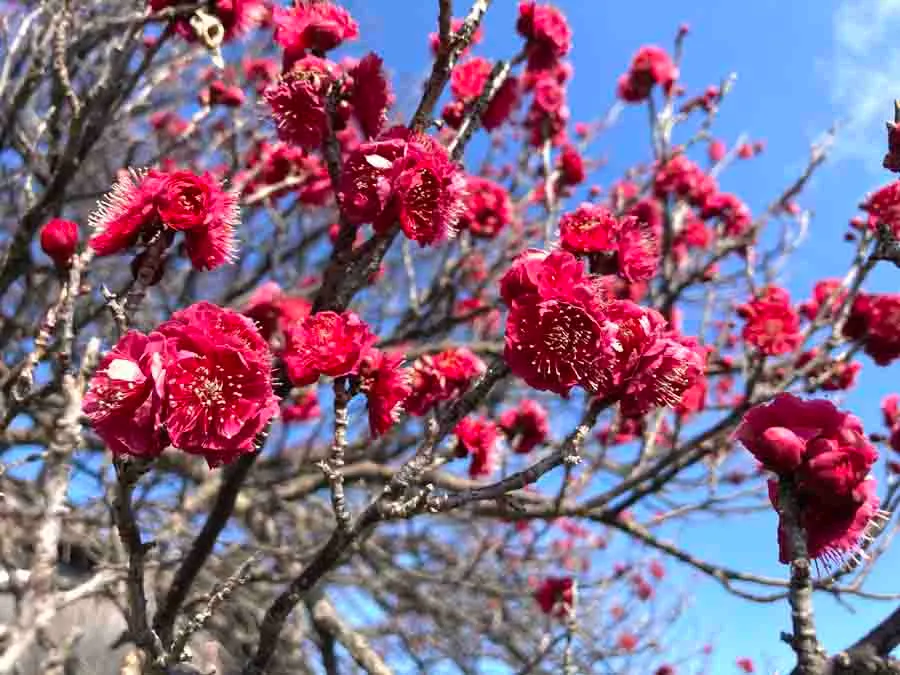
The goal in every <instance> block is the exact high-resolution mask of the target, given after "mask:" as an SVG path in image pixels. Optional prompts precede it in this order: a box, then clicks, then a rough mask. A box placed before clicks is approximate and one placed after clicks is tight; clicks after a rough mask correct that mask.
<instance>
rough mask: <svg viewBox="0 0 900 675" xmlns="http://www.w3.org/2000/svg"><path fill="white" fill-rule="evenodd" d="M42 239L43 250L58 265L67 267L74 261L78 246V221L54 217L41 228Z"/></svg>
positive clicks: (61, 267) (63, 267)
mask: <svg viewBox="0 0 900 675" xmlns="http://www.w3.org/2000/svg"><path fill="white" fill-rule="evenodd" d="M40 240H41V250H42V251H43V252H44V253H46V254H47V255H48V256H49V257H50V258H51V259H52V260H53V262H54V263H55V264H56V266H57V267H59V268H60V269H65V268H66V267H68V266H69V264H70V263H71V262H72V257H73V256H74V255H75V251H76V249H77V248H78V223H73V222H72V221H71V220H63V219H62V218H53V219H52V220H49V221H47V223H46V224H45V225H44V226H43V227H42V228H41V235H40Z"/></svg>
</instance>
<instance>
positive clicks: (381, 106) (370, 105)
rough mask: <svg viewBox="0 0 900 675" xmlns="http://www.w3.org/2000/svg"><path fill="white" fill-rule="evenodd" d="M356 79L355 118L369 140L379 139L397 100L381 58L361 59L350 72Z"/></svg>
mask: <svg viewBox="0 0 900 675" xmlns="http://www.w3.org/2000/svg"><path fill="white" fill-rule="evenodd" d="M349 75H350V77H351V78H353V84H352V87H351V89H350V105H351V106H352V107H353V116H354V117H355V118H356V121H357V122H358V123H359V127H360V129H362V132H363V134H365V136H366V137H367V138H374V137H375V136H377V135H378V134H379V133H380V132H381V129H382V128H383V127H384V124H385V122H386V121H387V109H388V106H390V105H391V102H392V101H393V96H392V95H391V90H390V87H389V85H388V82H387V79H386V78H385V76H384V72H383V70H382V61H381V57H379V56H378V55H377V54H374V53H370V54H367V55H366V56H364V57H363V58H362V59H360V61H359V63H357V64H356V66H354V67H353V68H352V69H351V70H350V73H349Z"/></svg>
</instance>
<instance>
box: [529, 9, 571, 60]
mask: <svg viewBox="0 0 900 675" xmlns="http://www.w3.org/2000/svg"><path fill="white" fill-rule="evenodd" d="M516 30H517V31H518V32H519V35H521V36H522V37H524V38H525V39H526V40H527V41H528V68H529V69H531V70H543V69H546V68H549V67H551V66H552V65H553V64H554V63H556V61H558V60H559V59H561V58H562V57H564V56H565V55H566V54H568V53H569V50H570V49H571V48H572V30H571V28H569V24H568V23H567V22H566V17H565V16H564V15H563V13H562V12H561V11H560V10H559V9H557V8H556V7H554V6H553V5H549V4H540V5H539V4H538V3H537V2H535V0H523V1H522V2H520V3H519V18H518V21H516Z"/></svg>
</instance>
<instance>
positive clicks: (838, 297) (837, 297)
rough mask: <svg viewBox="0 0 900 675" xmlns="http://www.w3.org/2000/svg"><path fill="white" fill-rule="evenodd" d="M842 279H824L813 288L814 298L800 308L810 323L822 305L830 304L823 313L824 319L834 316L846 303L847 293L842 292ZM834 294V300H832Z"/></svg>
mask: <svg viewBox="0 0 900 675" xmlns="http://www.w3.org/2000/svg"><path fill="white" fill-rule="evenodd" d="M841 285H842V284H841V280H840V279H822V280H820V281H817V282H816V285H815V286H814V287H813V297H812V298H811V299H810V300H807V301H806V302H804V303H803V304H802V305H801V306H800V310H801V311H802V313H803V314H804V315H805V316H806V318H807V319H809V320H810V321H812V320H814V319H815V318H816V315H817V314H818V313H819V310H820V309H821V307H822V305H824V304H826V303H828V309H827V310H826V311H825V312H823V314H822V318H823V319H825V318H828V317H831V316H834V313H835V311H836V310H837V308H839V307H840V306H841V305H842V304H843V303H844V298H846V297H847V292H846V291H845V290H841ZM832 294H834V299H832V297H831V296H832Z"/></svg>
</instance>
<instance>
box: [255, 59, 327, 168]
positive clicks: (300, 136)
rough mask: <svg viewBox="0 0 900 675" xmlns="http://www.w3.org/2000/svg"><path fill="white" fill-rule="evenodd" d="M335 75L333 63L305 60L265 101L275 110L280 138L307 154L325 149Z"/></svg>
mask: <svg viewBox="0 0 900 675" xmlns="http://www.w3.org/2000/svg"><path fill="white" fill-rule="evenodd" d="M335 73H336V66H335V65H334V64H333V63H331V62H330V61H326V60H325V59H320V58H319V57H317V56H305V57H303V58H302V59H299V60H297V61H296V62H294V64H293V65H292V66H291V68H290V70H287V71H285V73H284V74H283V75H282V76H281V77H280V78H279V79H278V81H277V82H275V83H274V84H272V85H270V86H268V87H267V88H266V90H265V92H264V93H263V97H264V98H265V100H266V103H268V104H269V107H270V108H271V109H272V118H273V119H274V120H275V124H276V126H277V127H278V138H280V139H281V140H283V141H285V142H286V143H291V144H293V145H296V146H299V147H301V148H304V149H306V150H315V149H318V148H320V147H321V146H322V141H323V140H324V138H325V133H326V131H327V125H328V121H327V112H326V110H325V107H326V99H327V98H328V92H329V90H330V89H331V86H332V83H333V82H334V78H335Z"/></svg>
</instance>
